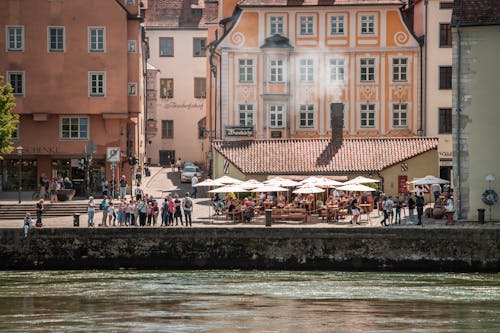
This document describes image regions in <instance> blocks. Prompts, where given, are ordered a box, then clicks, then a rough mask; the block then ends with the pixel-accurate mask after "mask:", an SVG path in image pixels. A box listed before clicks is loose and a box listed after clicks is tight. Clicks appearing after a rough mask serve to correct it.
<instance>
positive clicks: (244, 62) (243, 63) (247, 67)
mask: <svg viewBox="0 0 500 333" xmlns="http://www.w3.org/2000/svg"><path fill="white" fill-rule="evenodd" d="M238 73H239V75H238V77H239V81H240V82H253V60H252V59H240V60H238Z"/></svg>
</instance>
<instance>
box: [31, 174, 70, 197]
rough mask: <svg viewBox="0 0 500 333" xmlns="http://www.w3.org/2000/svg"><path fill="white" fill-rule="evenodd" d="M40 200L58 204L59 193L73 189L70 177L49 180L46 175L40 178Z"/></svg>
mask: <svg viewBox="0 0 500 333" xmlns="http://www.w3.org/2000/svg"><path fill="white" fill-rule="evenodd" d="M39 187H40V198H42V199H50V202H57V201H58V199H57V191H59V190H61V189H73V183H72V182H71V180H70V179H69V178H68V177H62V176H61V175H59V177H54V178H49V177H47V176H46V175H45V174H42V175H41V176H40V183H39Z"/></svg>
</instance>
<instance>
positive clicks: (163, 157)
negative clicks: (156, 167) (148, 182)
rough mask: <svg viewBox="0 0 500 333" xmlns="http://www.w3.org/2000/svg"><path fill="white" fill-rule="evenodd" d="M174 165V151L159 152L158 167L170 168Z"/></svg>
mask: <svg viewBox="0 0 500 333" xmlns="http://www.w3.org/2000/svg"><path fill="white" fill-rule="evenodd" d="M172 163H175V150H160V165H161V166H162V167H165V166H170V165H171V164H172Z"/></svg>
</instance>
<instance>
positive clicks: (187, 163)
mask: <svg viewBox="0 0 500 333" xmlns="http://www.w3.org/2000/svg"><path fill="white" fill-rule="evenodd" d="M188 166H193V167H195V166H196V164H194V163H193V162H184V168H185V167H188Z"/></svg>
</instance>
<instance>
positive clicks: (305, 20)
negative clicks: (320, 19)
mask: <svg viewBox="0 0 500 333" xmlns="http://www.w3.org/2000/svg"><path fill="white" fill-rule="evenodd" d="M300 34H301V35H302V36H312V35H314V16H301V17H300Z"/></svg>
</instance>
